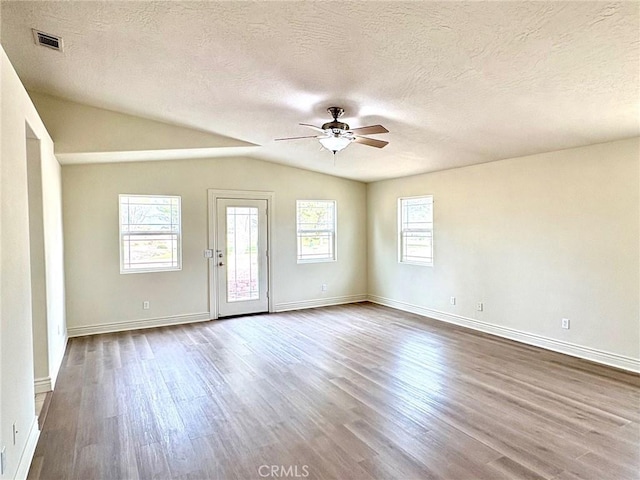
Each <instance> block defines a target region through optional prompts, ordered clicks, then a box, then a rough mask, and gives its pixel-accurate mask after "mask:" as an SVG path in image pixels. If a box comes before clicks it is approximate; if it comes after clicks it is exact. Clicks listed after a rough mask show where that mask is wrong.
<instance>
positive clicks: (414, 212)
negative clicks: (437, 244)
mask: <svg viewBox="0 0 640 480" xmlns="http://www.w3.org/2000/svg"><path fill="white" fill-rule="evenodd" d="M398 233H399V237H400V238H399V248H398V251H399V252H398V253H399V255H398V257H399V258H398V260H399V261H400V262H401V263H415V264H418V265H433V196H431V195H425V196H423V197H407V198H399V199H398Z"/></svg>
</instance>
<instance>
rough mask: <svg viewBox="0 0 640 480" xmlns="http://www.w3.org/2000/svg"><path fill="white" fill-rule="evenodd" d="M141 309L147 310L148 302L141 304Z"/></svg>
mask: <svg viewBox="0 0 640 480" xmlns="http://www.w3.org/2000/svg"><path fill="white" fill-rule="evenodd" d="M142 309H143V310H149V300H145V301H144V302H142Z"/></svg>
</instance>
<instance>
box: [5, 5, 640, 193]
mask: <svg viewBox="0 0 640 480" xmlns="http://www.w3.org/2000/svg"><path fill="white" fill-rule="evenodd" d="M639 9H640V4H639V3H638V2H623V3H601V2H490V3H483V2H469V3H466V2H408V3H404V2H364V1H363V2H324V1H323V2H214V1H205V2H182V1H171V2H147V1H144V2H112V1H110V2H75V1H68V2H24V1H17V2H11V1H2V10H1V15H2V16H1V28H2V30H1V42H2V45H3V47H4V49H5V51H6V52H7V55H8V56H9V58H10V60H11V62H12V63H13V65H14V67H15V68H16V70H17V72H18V74H19V76H20V77H21V79H22V81H23V83H24V84H25V85H26V87H27V88H28V89H30V90H32V91H34V92H40V93H46V94H49V95H54V96H57V97H61V98H64V99H68V100H72V101H75V102H79V103H84V104H87V105H90V106H95V107H100V108H104V109H108V110H114V111H117V112H122V113H126V114H130V115H135V116H140V117H145V118H149V119H152V120H156V121H161V122H165V123H170V124H174V125H179V126H183V127H189V128H193V129H197V130H201V131H204V132H210V133H213V134H216V135H220V136H224V137H229V138H232V139H237V140H239V141H241V142H246V143H247V144H255V145H258V146H257V147H253V148H252V149H251V152H250V153H249V154H250V155H251V156H253V157H256V158H261V159H264V160H269V161H274V162H278V163H284V164H289V165H293V166H298V167H301V168H307V169H310V170H316V171H322V172H325V173H329V174H332V175H338V176H343V177H347V178H353V179H358V180H363V181H372V180H379V179H384V178H392V177H398V176H405V175H411V174H416V173H421V172H429V171H435V170H442V169H447V168H455V167H459V166H464V165H471V164H475V163H482V162H487V161H492V160H498V159H503V158H511V157H516V156H522V155H527V154H533V153H538V152H543V151H550V150H558V149H563V148H569V147H574V146H580V145H587V144H592V143H599V142H605V141H610V140H615V139H621V138H626V137H631V136H637V135H639V134H640V127H639V114H640V109H639V106H640V102H639V96H638V95H639V85H640V79H639V58H640V30H639V27H638V26H639V21H640V16H639ZM32 28H36V29H39V30H42V31H45V32H47V33H52V34H55V35H59V36H61V37H62V38H63V40H64V47H65V48H64V51H63V52H62V53H60V52H55V51H53V50H50V49H47V48H43V47H38V46H36V45H35V43H34V41H33V38H32V33H31V29H32ZM332 105H338V106H341V107H343V108H345V110H346V114H345V116H344V117H343V119H342V120H343V121H346V122H347V123H349V124H350V125H351V127H358V126H362V125H371V124H382V125H384V126H385V127H387V128H388V129H389V131H390V133H388V134H385V135H380V136H377V138H380V139H385V140H388V141H389V142H390V144H389V145H388V146H387V147H385V148H384V149H376V148H371V147H367V146H363V145H358V144H353V145H350V146H349V147H348V148H347V149H346V150H344V151H343V152H341V153H340V154H338V155H337V156H336V158H335V159H334V158H333V156H332V155H331V154H330V153H329V152H327V151H326V150H321V149H320V145H319V144H318V142H317V141H316V140H315V139H307V140H296V141H291V142H274V141H273V140H274V139H275V138H278V137H288V136H298V135H312V134H313V131H311V130H309V129H306V128H305V127H302V126H299V125H298V123H300V122H303V123H311V124H315V125H321V124H322V123H324V122H326V121H328V120H329V118H328V115H327V114H326V108H327V107H329V106H332ZM54 140H55V139H54ZM245 150H246V149H245ZM245 150H243V151H242V152H241V154H242V155H245V156H246V155H247V152H246V151H245Z"/></svg>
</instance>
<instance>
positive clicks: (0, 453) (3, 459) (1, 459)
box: [0, 446, 7, 475]
mask: <svg viewBox="0 0 640 480" xmlns="http://www.w3.org/2000/svg"><path fill="white" fill-rule="evenodd" d="M6 464H7V447H5V446H3V447H2V450H0V475H4V470H5V465H6Z"/></svg>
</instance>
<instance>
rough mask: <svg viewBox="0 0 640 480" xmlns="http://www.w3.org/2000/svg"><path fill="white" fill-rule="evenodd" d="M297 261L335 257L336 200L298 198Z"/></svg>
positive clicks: (323, 259) (322, 259) (332, 258)
mask: <svg viewBox="0 0 640 480" xmlns="http://www.w3.org/2000/svg"><path fill="white" fill-rule="evenodd" d="M296 218H297V225H298V263H305V262H332V261H334V260H335V259H336V202H334V201H333V200H298V201H297V216H296Z"/></svg>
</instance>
